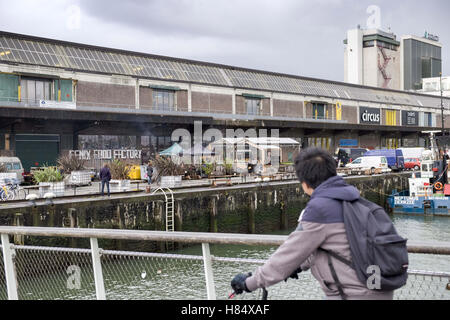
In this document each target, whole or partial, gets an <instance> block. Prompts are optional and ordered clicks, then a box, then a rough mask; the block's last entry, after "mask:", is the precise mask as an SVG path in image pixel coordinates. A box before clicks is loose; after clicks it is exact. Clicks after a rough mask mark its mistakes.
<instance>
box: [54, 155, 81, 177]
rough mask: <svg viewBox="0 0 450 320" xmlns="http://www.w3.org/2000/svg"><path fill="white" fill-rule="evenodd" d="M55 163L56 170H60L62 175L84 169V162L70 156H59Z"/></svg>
mask: <svg viewBox="0 0 450 320" xmlns="http://www.w3.org/2000/svg"><path fill="white" fill-rule="evenodd" d="M57 163H58V168H59V169H61V170H62V172H64V173H70V172H72V171H80V170H85V169H86V167H85V166H86V160H84V159H80V158H79V157H76V156H73V155H70V154H65V155H62V156H60V157H59V158H58V160H57Z"/></svg>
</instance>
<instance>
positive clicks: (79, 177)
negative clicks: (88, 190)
mask: <svg viewBox="0 0 450 320" xmlns="http://www.w3.org/2000/svg"><path fill="white" fill-rule="evenodd" d="M67 184H70V185H77V186H84V185H89V184H91V172H90V171H84V170H83V171H72V172H71V173H70V176H69V179H68V181H67Z"/></svg>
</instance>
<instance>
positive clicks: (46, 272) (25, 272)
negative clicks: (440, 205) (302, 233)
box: [0, 227, 450, 300]
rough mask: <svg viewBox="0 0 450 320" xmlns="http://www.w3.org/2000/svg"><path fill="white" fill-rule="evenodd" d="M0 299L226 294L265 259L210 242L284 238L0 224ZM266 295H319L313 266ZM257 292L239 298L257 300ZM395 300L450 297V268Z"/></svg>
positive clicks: (443, 249) (412, 280)
mask: <svg viewBox="0 0 450 320" xmlns="http://www.w3.org/2000/svg"><path fill="white" fill-rule="evenodd" d="M0 234H1V240H2V250H1V252H0V258H1V259H0V299H32V300H38V299H45V300H53V299H65V300H69V299H76V300H80V299H113V300H116V299H117V300H121V299H155V300H161V299H188V300H197V299H227V298H228V295H229V294H230V293H231V287H230V281H231V279H232V278H233V276H234V275H236V274H237V273H241V272H246V271H252V270H254V269H255V268H256V267H258V266H260V265H262V264H263V263H264V261H265V259H243V258H233V257H217V256H213V255H211V253H210V244H214V245H217V246H220V245H226V244H239V245H243V244H245V245H249V246H255V245H257V246H261V245H266V246H278V245H280V244H281V243H282V242H283V241H284V240H285V239H286V236H275V235H247V234H218V233H192V232H162V231H142V230H108V229H72V228H41V227H0ZM10 236H14V237H15V238H16V239H19V238H20V237H24V236H26V237H27V238H33V237H35V236H39V237H44V238H45V237H64V238H85V239H89V244H90V248H89V249H81V248H62V247H48V246H24V245H14V244H11V243H10V241H9V238H10ZM97 239H116V240H139V241H161V242H178V243H190V244H201V252H202V254H201V255H186V254H170V253H150V252H131V251H118V250H117V251H116V250H103V249H101V248H99V247H98V240H97ZM408 248H409V251H410V252H411V253H423V254H442V255H449V254H450V244H448V243H444V244H434V245H424V244H410V245H409V247H408ZM268 290H269V299H283V300H286V299H298V300H300V299H323V293H322V291H321V289H320V287H319V285H318V283H317V282H316V280H315V279H314V278H313V277H312V275H311V273H310V272H302V273H300V274H299V279H298V280H293V279H289V280H288V281H287V282H284V281H282V282H281V283H279V284H277V285H274V286H272V287H270V288H268ZM260 296H261V291H256V292H253V293H245V294H243V295H239V296H237V297H236V298H237V299H259V298H260ZM394 297H395V299H434V300H435V299H445V300H450V273H446V272H430V271H413V270H411V271H410V272H409V278H408V283H407V285H406V286H405V287H403V288H402V289H400V290H397V291H396V292H395V296H394Z"/></svg>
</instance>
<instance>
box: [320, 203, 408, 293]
mask: <svg viewBox="0 0 450 320" xmlns="http://www.w3.org/2000/svg"><path fill="white" fill-rule="evenodd" d="M342 212H343V216H344V224H345V229H346V234H347V239H348V242H349V245H350V251H351V256H352V261H351V262H350V261H348V260H346V259H345V258H343V257H341V256H339V255H338V254H336V253H335V252H332V251H329V250H325V249H322V248H320V250H322V251H325V252H326V253H327V254H328V265H329V266H330V269H331V274H332V276H333V278H334V281H335V282H336V286H337V287H338V290H339V293H340V295H341V296H342V298H343V299H345V298H346V297H345V294H344V292H343V290H342V285H341V284H340V282H339V279H338V277H337V274H336V272H335V270H334V267H333V263H332V261H331V257H334V258H336V259H338V260H339V261H341V262H343V263H345V264H347V265H349V266H350V267H352V268H353V269H354V270H355V271H356V275H357V276H358V279H359V280H360V281H361V282H362V283H364V284H367V283H368V282H371V281H372V280H373V279H374V274H375V273H376V272H378V271H379V273H378V274H377V276H379V277H378V279H377V281H378V285H376V288H372V287H369V286H368V288H369V289H373V290H379V291H390V290H395V289H398V288H400V287H402V286H404V285H405V284H406V281H407V278H408V273H407V270H408V250H407V247H406V241H407V239H405V238H402V237H401V236H400V235H399V234H398V233H397V231H396V230H395V227H394V224H393V223H392V221H391V219H390V217H389V216H388V214H387V213H386V211H384V209H383V208H382V207H380V206H378V205H376V204H375V203H373V202H370V201H368V200H366V199H364V198H359V199H358V200H355V201H352V202H349V201H342Z"/></svg>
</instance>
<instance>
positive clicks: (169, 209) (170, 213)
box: [152, 188, 175, 231]
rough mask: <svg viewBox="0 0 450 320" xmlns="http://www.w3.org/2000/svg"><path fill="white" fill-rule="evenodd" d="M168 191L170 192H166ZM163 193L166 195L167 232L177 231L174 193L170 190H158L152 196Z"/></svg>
mask: <svg viewBox="0 0 450 320" xmlns="http://www.w3.org/2000/svg"><path fill="white" fill-rule="evenodd" d="M164 190H167V191H168V192H166V191H164ZM158 191H161V192H162V193H163V194H164V198H165V203H166V231H175V219H174V210H175V205H174V198H173V192H172V190H171V189H170V188H158V189H156V190H155V191H153V192H152V195H153V194H155V193H156V192H158Z"/></svg>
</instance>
